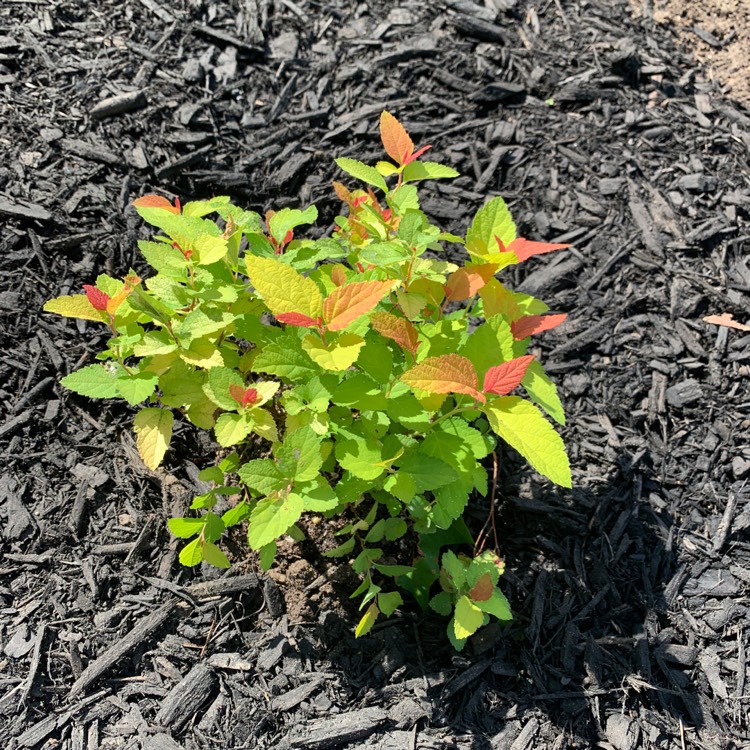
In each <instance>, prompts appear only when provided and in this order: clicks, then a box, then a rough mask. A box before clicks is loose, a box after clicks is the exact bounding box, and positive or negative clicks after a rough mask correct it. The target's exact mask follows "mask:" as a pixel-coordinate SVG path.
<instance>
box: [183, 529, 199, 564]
mask: <svg viewBox="0 0 750 750" xmlns="http://www.w3.org/2000/svg"><path fill="white" fill-rule="evenodd" d="M202 560H203V545H202V544H201V540H200V537H198V538H197V539H193V541H192V542H189V543H188V544H186V545H185V546H184V547H183V548H182V551H181V552H180V563H181V564H182V565H184V566H186V567H188V568H193V567H195V566H196V565H199V564H200V563H201V562H202Z"/></svg>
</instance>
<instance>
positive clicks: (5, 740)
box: [0, 0, 750, 750]
mask: <svg viewBox="0 0 750 750" xmlns="http://www.w3.org/2000/svg"><path fill="white" fill-rule="evenodd" d="M649 6H650V3H644V8H646V10H648V7H649ZM0 86H1V87H2V94H1V98H0V154H2V159H1V160H0V222H2V223H1V224H0V226H1V227H2V229H1V233H0V324H1V329H0V338H1V340H2V346H0V402H1V403H2V409H1V410H0V451H2V464H1V467H0V519H1V526H0V552H1V553H2V554H1V556H0V648H1V649H2V653H0V746H2V747H3V748H8V750H15V748H46V749H51V748H62V749H63V750H97V749H98V748H102V750H110V749H114V748H117V749H119V748H123V749H124V748H128V749H129V750H130V749H132V750H138V749H142V750H175V749H177V748H240V747H242V748H256V747H258V748H271V747H274V748H310V749H314V748H331V747H342V748H343V747H346V748H352V749H353V748H382V749H383V750H385V749H387V748H388V749H390V748H393V749H394V750H396V749H397V748H398V749H402V748H403V749H404V750H406V749H408V748H411V749H415V748H425V749H426V748H462V749H466V750H468V749H469V748H472V749H473V750H490V749H492V750H501V749H502V750H508V749H509V750H536V749H546V748H555V749H556V750H559V749H562V748H565V747H576V748H588V747H600V748H606V749H607V750H612V749H613V748H614V750H630V749H631V748H633V749H634V748H665V749H667V748H669V749H672V748H674V749H678V748H747V747H748V746H750V729H748V707H749V705H750V703H749V701H750V688H749V687H748V683H749V682H750V680H748V663H747V651H748V642H747V633H748V631H750V625H749V624H748V592H749V591H750V544H748V538H747V529H748V527H749V526H750V497H749V495H748V487H747V477H748V475H750V439H749V435H750V429H749V428H750V393H749V392H748V387H747V384H748V372H749V371H750V335H748V334H747V333H743V332H741V331H738V330H730V329H727V328H718V327H716V326H712V325H710V324H707V323H705V322H703V321H702V318H703V317H704V316H705V315H708V314H716V313H723V312H731V313H733V314H734V315H735V317H736V318H737V319H739V320H742V321H745V322H747V318H748V317H749V316H748V309H749V306H748V293H749V292H750V265H749V263H748V257H747V247H748V238H749V237H750V232H749V231H748V226H749V222H748V216H749V213H750V210H749V209H750V188H749V185H748V175H749V174H750V169H749V167H748V163H749V153H750V115H749V113H748V112H746V111H743V110H742V108H741V107H740V106H738V105H737V104H735V103H733V102H732V100H731V99H730V98H728V96H727V95H726V93H725V92H722V91H721V90H720V89H719V87H718V86H717V85H715V84H709V83H707V82H706V80H705V79H704V77H703V75H702V73H701V71H700V70H699V69H698V68H696V67H694V65H693V63H692V62H691V61H690V60H689V59H688V58H687V57H686V56H684V55H683V54H682V53H681V52H680V51H678V50H677V49H676V48H675V46H674V42H673V40H672V38H671V37H670V36H669V33H668V32H667V31H665V30H664V29H663V28H661V27H657V26H654V25H653V24H651V23H650V22H649V19H648V18H646V19H645V20H643V21H642V22H638V23H636V22H634V21H633V20H632V19H631V17H630V14H629V5H628V2H626V0H590V1H588V2H587V1H586V0H553V1H550V0H518V1H516V0H486V2H484V3H479V4H477V3H476V2H472V0H443V1H442V2H435V3H426V2H417V1H416V0H414V1H410V0H407V1H406V2H404V3H402V4H398V5H396V4H392V3H385V2H382V0H374V1H373V2H367V0H364V1H363V2H356V3H355V2H351V1H349V2H343V1H341V2H335V3H334V2H327V1H326V0H323V1H322V2H319V1H317V0H278V1H277V2H275V3H271V2H270V1H269V0H221V1H218V0H217V1H215V2H209V1H208V0H173V1H172V2H170V3H166V2H162V1H161V0H124V1H115V0H98V2H96V3H94V2H91V1H89V2H84V0H4V2H3V3H2V5H1V7H0ZM385 107H387V108H388V109H389V110H391V111H392V112H394V113H395V114H397V115H398V116H399V117H400V118H401V119H402V120H403V121H404V122H405V123H406V124H407V125H408V126H409V128H410V130H411V132H412V134H413V135H414V136H415V140H418V141H419V142H420V143H425V142H429V143H432V144H433V149H434V150H433V153H434V157H435V158H436V159H438V160H441V161H444V162H445V163H448V164H451V165H454V166H456V167H457V168H458V169H459V170H460V171H461V172H462V174H463V177H461V178H460V179H458V180H456V181H454V182H451V183H450V184H448V183H445V184H439V185H436V186H435V187H433V188H432V189H431V192H430V196H429V200H427V201H426V205H427V208H428V210H429V212H430V213H431V215H432V216H433V217H434V218H435V219H437V220H439V221H441V222H443V223H444V224H445V225H446V226H447V227H449V228H453V229H454V230H457V231H461V230H462V229H464V228H465V226H466V219H467V216H468V214H469V212H473V211H474V210H475V209H476V208H477V207H478V206H479V205H480V204H481V203H482V202H483V201H484V199H485V198H486V197H488V196H490V195H494V194H497V193H500V194H502V195H504V196H505V197H506V198H507V199H508V200H509V202H510V204H511V207H512V209H513V211H514V213H515V215H516V217H517V220H518V223H519V226H520V229H521V230H522V234H524V235H525V236H528V237H532V238H534V239H544V240H549V241H553V242H570V243H573V249H571V250H570V251H568V252H565V253H563V252H561V253H558V254H556V255H554V256H548V257H546V258H542V259H539V260H537V261H535V262H533V263H529V264H526V265H525V266H524V267H523V268H521V269H519V270H518V271H516V272H515V276H516V278H515V279H514V281H515V283H516V284H517V285H518V286H519V287H520V288H521V289H525V290H528V291H532V292H533V293H535V294H538V295H539V296H540V297H542V298H543V299H545V300H546V301H547V302H549V303H550V304H551V305H552V307H553V308H554V309H555V310H559V311H565V312H568V313H569V314H570V321H569V322H568V323H567V324H566V325H565V326H564V327H562V328H561V329H559V330H558V331H555V332H552V333H548V334H545V335H544V336H542V337H540V339H539V347H540V349H541V352H542V356H543V359H544V361H545V362H546V363H547V367H548V369H549V371H550V372H551V373H552V374H553V376H554V377H555V378H556V380H557V382H558V383H559V384H560V386H561V391H562V395H563V398H564V402H565V404H566V406H567V410H568V413H569V426H568V428H567V429H566V431H565V436H566V440H567V443H568V445H569V446H570V451H571V457H572V460H573V464H574V477H575V489H574V490H573V491H572V492H560V491H557V490H555V488H553V487H550V486H549V485H548V484H546V483H541V482H538V481H536V480H534V479H529V476H528V473H526V472H525V471H517V470H516V469H517V466H516V464H513V463H511V464H509V466H510V467H512V468H507V467H506V466H505V465H504V466H503V467H502V492H501V493H500V496H499V497H498V506H499V524H500V529H501V532H502V544H503V550H502V552H503V554H504V555H505V556H506V559H507V564H508V574H507V577H506V579H505V582H506V587H507V589H506V590H507V594H508V597H509V599H510V600H511V602H512V603H513V605H514V607H515V610H516V619H515V621H514V622H513V624H512V625H511V626H510V627H509V628H507V629H505V630H501V629H499V628H493V627H490V628H488V629H487V630H486V631H485V632H484V633H483V634H482V637H481V638H480V639H478V640H477V641H476V642H475V643H474V645H473V647H472V648H470V649H467V652H466V653H464V654H462V655H460V656H457V655H455V654H454V653H453V652H452V651H451V649H450V647H449V646H448V645H447V641H446V639H445V637H444V635H443V629H444V627H445V623H444V622H443V621H441V620H440V619H439V618H437V617H432V616H424V615H422V614H420V613H419V612H417V611H416V610H413V609H411V608H409V607H407V608H405V612H404V613H403V614H402V615H400V616H398V617H396V618H394V619H392V620H390V621H388V622H386V623H384V624H382V625H379V626H378V627H377V628H376V629H375V631H374V632H373V633H372V634H371V635H370V636H369V637H367V638H364V639H361V640H359V641H355V640H354V639H353V637H352V635H351V629H352V625H353V623H352V621H351V618H350V616H348V615H345V614H344V613H345V612H346V609H345V608H344V607H343V606H342V605H341V603H340V602H337V601H335V600H333V599H331V598H326V597H325V596H320V595H319V591H318V590H319V589H321V585H322V584H323V583H325V581H326V577H325V576H326V571H325V570H320V569H318V570H317V572H315V571H313V575H312V578H315V577H316V575H318V574H320V576H322V577H318V578H317V579H316V580H311V581H309V582H308V585H307V594H308V595H309V597H310V602H308V605H309V606H308V608H307V611H308V612H309V615H307V616H306V617H304V618H301V617H299V616H297V615H295V614H294V611H299V607H298V606H297V605H298V604H299V602H297V604H295V607H294V611H293V607H292V606H291V604H290V603H289V602H287V606H288V607H289V610H288V612H286V613H285V611H284V610H285V607H284V602H283V599H282V598H281V596H280V595H283V594H284V593H285V591H286V592H287V595H290V594H289V592H292V593H293V590H292V589H290V588H288V587H285V585H284V584H283V583H282V585H281V586H277V584H276V583H274V582H273V581H272V580H271V579H269V580H267V581H266V582H265V583H263V581H262V579H261V582H260V583H259V581H258V579H257V578H256V576H255V574H254V563H252V561H248V560H247V559H245V560H243V559H242V558H241V557H239V558H238V562H237V564H236V565H235V567H234V568H233V570H232V571H231V572H230V573H229V574H228V576H225V577H220V576H219V575H218V574H217V572H216V571H212V570H199V571H197V572H195V573H190V572H188V571H186V570H184V569H181V568H180V567H179V565H178V564H177V562H176V552H175V549H176V548H175V545H174V543H173V542H172V541H171V540H170V538H169V535H168V534H167V532H166V530H165V519H166V518H167V517H168V516H169V515H170V514H171V513H174V512H179V511H180V510H181V509H184V507H185V502H186V498H189V497H190V493H191V492H194V491H195V489H196V487H195V484H196V480H195V477H196V472H195V467H196V465H202V462H204V461H205V460H206V458H207V457H208V456H210V452H208V453H207V452H206V450H205V446H201V445H198V444H196V443H195V442H194V437H193V435H192V433H190V432H188V431H187V430H185V431H183V432H181V433H179V434H178V436H177V447H176V449H175V451H173V452H172V454H171V455H170V462H169V464H168V466H167V471H166V472H162V473H160V474H153V473H151V472H149V471H147V470H146V469H145V468H143V466H142V464H140V462H139V460H138V459H137V456H136V455H135V450H134V444H133V439H132V437H131V432H130V419H131V415H130V413H129V412H128V411H127V410H126V409H124V408H123V407H122V406H120V405H119V404H114V403H113V404H110V403H100V402H98V403H95V402H92V401H89V400H86V399H82V398H78V397H74V396H72V395H71V394H69V393H67V392H65V391H64V390H63V389H61V388H60V386H59V385H58V381H59V379H60V377H61V376H62V375H64V374H65V373H67V372H70V371H71V370H73V369H75V368H77V367H79V366H80V365H81V364H82V363H84V362H87V361H89V360H90V359H91V358H92V356H93V355H94V354H95V353H96V351H97V349H98V347H99V346H100V344H101V341H102V332H101V331H100V330H99V329H98V328H97V327H96V326H93V325H88V324H86V323H76V322H74V321H62V320H59V319H56V318H55V317H54V316H50V315H47V314H41V312H40V308H41V306H42V304H43V302H44V301H45V300H46V299H48V298H50V297H53V296H57V295H58V294H62V293H66V292H69V291H79V290H80V288H81V285H82V284H83V283H84V282H89V281H91V280H92V279H93V278H94V277H95V275H96V274H97V273H99V272H102V271H108V272H110V273H114V274H118V275H122V274H124V273H125V272H127V270H128V269H129V268H130V267H131V266H134V267H135V268H136V270H138V269H139V265H138V258H137V254H136V240H137V239H138V238H139V237H145V236H146V230H145V229H144V227H143V226H142V224H141V222H140V220H139V219H138V218H137V216H136V214H135V212H134V211H133V210H132V209H131V208H129V203H130V202H131V201H132V200H133V199H134V198H136V197H138V196H139V195H141V194H143V193H144V192H148V191H154V190H159V191H161V192H162V193H163V194H166V195H172V194H174V195H179V196H181V197H182V198H183V199H189V198H196V197H203V196H209V195H214V194H231V195H232V196H233V197H234V198H235V200H236V201H237V202H239V203H241V204H242V205H244V206H246V207H249V208H254V209H256V210H264V209H266V208H268V207H271V206H273V207H274V208H278V207H280V206H282V205H284V204H285V203H287V202H288V203H289V204H295V205H299V204H300V203H302V204H307V203H309V202H316V203H318V205H319V207H320V210H321V221H320V227H321V231H322V230H324V229H325V228H327V227H328V226H330V224H329V223H330V220H331V218H332V217H333V216H334V215H335V211H336V210H337V208H338V205H337V204H336V202H335V201H333V200H332V199H331V194H332V193H331V190H330V188H329V185H330V181H331V179H332V178H333V177H334V176H335V175H336V171H335V167H334V165H333V162H332V158H333V156H338V155H349V156H354V157H359V158H365V159H369V158H373V157H376V156H377V155H378V143H377V135H376V133H377V128H376V123H377V116H378V114H379V112H380V111H381V109H383V108H385ZM473 512H475V513H476V515H477V517H481V516H482V513H483V509H482V506H481V504H480V503H477V504H476V506H475V508H474V509H473ZM237 550H238V553H239V554H241V548H240V547H238V548H237ZM303 565H304V563H303ZM300 569H301V568H300ZM277 578H279V576H277ZM302 593H303V594H305V592H304V591H303V592H302ZM303 604H304V602H303Z"/></svg>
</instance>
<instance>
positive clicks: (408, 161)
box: [404, 145, 432, 166]
mask: <svg viewBox="0 0 750 750" xmlns="http://www.w3.org/2000/svg"><path fill="white" fill-rule="evenodd" d="M430 148H432V146H431V145H428V146H422V148H420V149H418V150H417V151H415V152H414V153H413V154H412V155H411V156H409V157H408V158H406V159H404V166H406V165H407V164H411V163H412V162H413V161H416V160H417V159H419V157H420V156H422V154H423V153H424V152H425V151H427V149H430Z"/></svg>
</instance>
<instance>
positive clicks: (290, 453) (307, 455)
mask: <svg viewBox="0 0 750 750" xmlns="http://www.w3.org/2000/svg"><path fill="white" fill-rule="evenodd" d="M274 455H275V457H276V465H277V467H278V469H279V471H280V472H281V473H282V474H283V476H285V477H286V478H287V479H290V480H293V481H296V482H307V481H310V480H311V479H315V478H316V477H317V476H318V473H319V472H320V467H321V466H322V465H323V456H322V454H321V440H320V437H319V436H318V435H316V434H315V432H314V431H313V430H312V428H310V427H300V428H299V429H298V430H295V431H294V432H293V433H291V435H287V436H286V437H285V438H284V442H283V443H279V444H278V445H277V446H276V448H275V450H274Z"/></svg>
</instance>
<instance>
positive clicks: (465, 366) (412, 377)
mask: <svg viewBox="0 0 750 750" xmlns="http://www.w3.org/2000/svg"><path fill="white" fill-rule="evenodd" d="M401 380H403V381H404V383H407V384H408V385H410V386H412V387H413V388H420V389H421V390H423V391H427V392H428V393H465V394H467V395H468V396H473V397H474V398H475V399H476V400H477V401H481V402H482V403H484V402H485V401H486V400H487V399H486V398H485V397H484V394H482V393H480V392H479V391H478V390H477V385H478V383H477V371H476V370H475V369H474V365H473V364H472V362H471V360H470V359H467V358H466V357H462V356H461V355H460V354H442V355H440V356H439V357H427V359H424V360H422V362H420V363H419V364H418V365H416V366H415V367H412V368H411V370H407V371H406V372H405V373H404V374H403V375H402V376H401Z"/></svg>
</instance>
